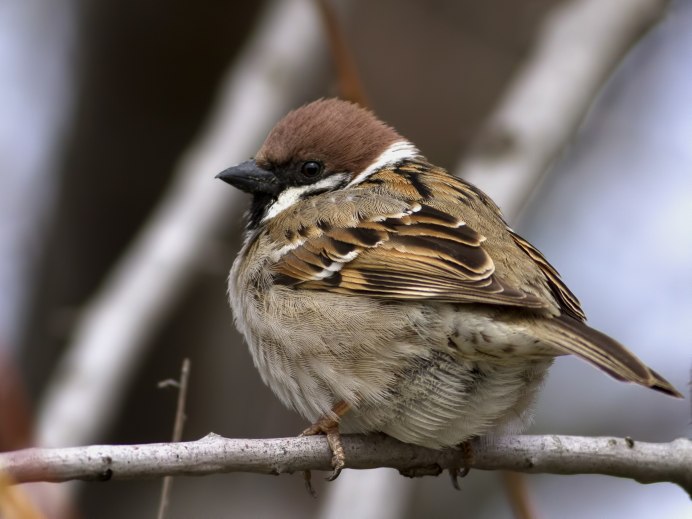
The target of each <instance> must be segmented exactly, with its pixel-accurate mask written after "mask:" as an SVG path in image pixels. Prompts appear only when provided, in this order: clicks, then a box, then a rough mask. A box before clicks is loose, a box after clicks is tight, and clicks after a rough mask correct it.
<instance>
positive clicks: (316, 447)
mask: <svg viewBox="0 0 692 519" xmlns="http://www.w3.org/2000/svg"><path fill="white" fill-rule="evenodd" d="M343 440H344V448H345V450H346V467H348V468H354V469H371V468H375V467H391V468H395V469H398V470H400V471H403V472H404V473H405V474H407V475H414V476H425V475H437V474H439V473H440V472H441V470H443V469H446V468H450V467H457V468H458V467H460V466H463V465H464V461H463V456H462V453H461V451H457V450H455V449H447V450H443V451H436V450H431V449H426V448H424V447H418V446H415V445H410V444H406V443H401V442H399V441H397V440H394V439H392V438H389V437H386V436H383V435H376V436H368V437H366V436H344V438H343ZM331 458H332V454H331V451H330V449H329V446H328V444H327V441H326V439H325V438H324V437H319V436H312V437H297V438H277V439H264V440H244V439H231V438H223V437H221V436H218V435H216V434H210V435H208V436H206V437H205V438H202V439H201V440H198V441H192V442H182V443H154V444H146V445H94V446H89V447H72V448H62V449H45V448H44V449H40V448H36V449H25V450H21V451H15V452H8V453H2V454H0V467H2V468H3V470H4V471H5V472H6V473H7V474H8V475H9V476H10V477H11V478H12V480H13V481H15V482H18V483H22V482H30V481H54V482H60V481H68V480H73V479H83V480H100V481H104V480H110V479H136V478H152V477H161V476H164V475H173V476H182V475H187V476H192V475H197V476H201V475H205V474H218V473H223V472H255V473H261V474H282V473H292V472H298V471H303V470H330V469H331ZM471 466H472V467H473V468H477V469H482V470H497V469H505V470H513V471H517V472H527V473H533V474H535V473H550V474H605V475H609V476H616V477H622V478H629V479H633V480H636V481H638V482H640V483H661V482H671V483H675V484H677V485H679V486H681V487H682V488H683V489H685V490H686V491H687V492H688V493H690V494H691V495H692V440H689V439H686V438H680V439H677V440H674V441H672V442H670V443H644V442H635V441H634V440H632V439H631V438H588V437H580V436H513V437H505V438H498V439H496V440H495V441H494V442H492V443H490V442H485V443H481V442H476V443H475V444H474V445H473V461H472V465H471Z"/></svg>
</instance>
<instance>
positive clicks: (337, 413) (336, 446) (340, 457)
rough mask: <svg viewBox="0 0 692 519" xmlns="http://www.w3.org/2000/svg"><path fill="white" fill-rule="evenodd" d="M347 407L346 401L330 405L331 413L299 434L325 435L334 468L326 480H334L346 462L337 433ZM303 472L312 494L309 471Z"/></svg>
mask: <svg viewBox="0 0 692 519" xmlns="http://www.w3.org/2000/svg"><path fill="white" fill-rule="evenodd" d="M349 409H350V407H349V405H348V404H347V403H345V402H339V403H338V404H336V405H335V406H334V407H332V414H331V415H329V416H323V417H322V418H320V419H319V420H317V421H316V422H315V423H314V424H312V425H311V426H310V427H308V428H307V429H305V430H304V431H303V432H302V433H301V434H300V435H301V436H314V435H316V434H325V435H326V436H327V442H328V443H329V448H330V449H331V450H332V467H333V468H334V470H333V472H332V473H331V475H330V476H329V477H328V478H327V481H334V480H335V479H336V478H337V477H339V474H341V469H343V468H344V464H345V462H346V454H345V453H344V446H343V445H342V443H341V434H340V433H339V421H340V419H341V417H342V416H343V415H345V414H346V413H347V412H348V410H349ZM303 474H304V477H305V485H306V486H307V488H308V491H309V492H310V493H311V494H314V492H313V490H312V485H311V484H310V478H311V474H310V471H309V470H306V471H305V472H304V473H303Z"/></svg>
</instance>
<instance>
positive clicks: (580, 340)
mask: <svg viewBox="0 0 692 519" xmlns="http://www.w3.org/2000/svg"><path fill="white" fill-rule="evenodd" d="M544 322H545V323H546V324H547V325H548V326H547V327H546V335H547V336H546V337H545V339H546V340H547V342H549V343H550V344H552V345H553V346H554V347H555V348H557V349H558V350H561V351H563V352H565V353H571V354H573V355H576V356H577V357H581V358H582V359H584V360H586V361H588V362H590V363H592V364H594V365H595V366H597V367H598V368H600V369H602V370H603V371H605V372H606V373H608V374H609V375H610V376H612V377H614V378H616V379H618V380H624V381H628V382H634V383H636V384H640V385H642V386H645V387H650V388H651V389H655V390H656V391H660V392H662V393H665V394H667V395H670V396H674V397H677V398H682V394H680V392H679V391H678V390H677V389H675V388H674V387H673V385H672V384H671V383H670V382H668V381H667V380H666V379H664V378H663V377H662V376H661V375H659V374H658V373H656V372H655V371H654V370H652V369H651V368H649V367H648V366H647V365H646V364H644V363H643V362H642V361H641V360H639V359H638V358H637V357H636V355H634V354H633V353H632V352H631V351H629V350H628V349H627V348H625V347H624V346H623V345H622V344H620V343H619V342H617V341H616V340H614V339H611V338H610V337H608V336H607V335H605V334H604V333H601V332H599V331H598V330H594V329H593V328H590V327H589V326H587V325H586V324H584V323H582V322H580V321H577V320H576V319H574V318H572V317H569V316H565V315H563V316H560V317H556V318H553V319H549V320H546V321H544Z"/></svg>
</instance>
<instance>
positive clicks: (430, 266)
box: [218, 99, 681, 479]
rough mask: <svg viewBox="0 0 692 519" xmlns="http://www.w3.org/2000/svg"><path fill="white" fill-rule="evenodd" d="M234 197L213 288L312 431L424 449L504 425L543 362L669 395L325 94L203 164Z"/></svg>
mask: <svg viewBox="0 0 692 519" xmlns="http://www.w3.org/2000/svg"><path fill="white" fill-rule="evenodd" d="M218 178H220V179H221V180H223V181H225V182H228V183H229V184H231V185H233V186H235V187H237V188H238V189H241V190H243V191H246V192H248V193H251V194H252V195H253V199H252V205H251V208H250V210H249V214H248V222H247V229H246V236H245V242H244V245H243V247H242V250H241V251H240V253H239V254H238V257H237V258H236V260H235V262H234V264H233V268H232V269H231V273H230V278H229V298H230V304H231V306H232V308H233V313H234V315H235V322H236V326H237V327H238V329H239V330H240V331H241V333H242V334H243V335H244V336H245V339H246V341H247V343H248V345H249V347H250V352H251V353H252V358H253V360H254V363H255V366H257V368H258V369H259V372H260V375H261V376H262V380H263V381H264V382H265V383H266V384H267V385H268V386H269V387H270V388H271V389H272V390H273V391H274V393H276V395H277V396H278V397H279V398H280V399H281V401H282V402H283V403H284V404H286V405H287V406H289V407H291V408H293V409H295V410H297V411H298V412H299V413H300V414H302V415H303V416H304V417H305V418H307V419H308V420H310V421H311V422H313V423H314V425H313V426H312V427H310V428H308V429H307V430H306V431H305V432H304V434H317V433H325V434H327V439H328V440H329V444H330V446H331V448H332V451H333V453H334V457H333V465H334V469H335V472H334V473H333V476H332V479H333V477H336V475H338V472H339V471H340V469H341V468H342V467H343V464H344V452H343V449H342V446H341V441H340V436H339V431H341V432H359V433H369V432H375V431H379V432H382V433H386V434H388V435H389V436H393V437H394V438H397V439H399V440H401V441H403V442H408V443H413V444H416V445H422V446H425V447H430V448H443V447H450V446H456V445H459V444H461V443H463V442H465V441H466V440H468V439H470V438H472V437H475V436H481V435H484V434H487V433H490V432H503V431H504V432H506V431H513V432H516V431H518V430H519V429H520V428H521V425H522V423H523V422H524V421H525V419H526V415H527V414H528V413H527V409H528V407H529V404H530V403H531V401H532V400H533V398H534V396H535V394H536V391H537V390H538V388H539V387H540V385H541V382H542V381H543V379H544V377H545V374H546V371H547V369H548V367H549V366H550V364H551V363H552V361H553V359H554V358H555V357H557V356H559V355H565V354H573V355H576V356H578V357H581V358H582V359H584V360H586V361H588V362H590V363H592V364H594V365H595V366H597V367H598V368H600V369H602V370H603V371H605V372H606V373H608V374H609V375H611V376H613V377H615V378H616V379H618V380H624V381H628V382H635V383H637V384H641V385H643V386H646V387H650V388H652V389H655V390H658V391H661V392H663V393H666V394H669V395H672V396H677V397H679V396H681V395H680V393H678V391H677V390H676V389H675V388H674V387H673V386H672V385H671V384H670V383H668V382H667V381H666V380H665V379H664V378H662V377H661V376H660V375H658V374H657V373H656V372H655V371H653V370H651V369H650V368H649V367H647V366H646V365H645V364H644V363H642V361H640V360H639V359H638V358H637V357H636V356H635V355H633V354H632V353H631V352H630V351H628V350H627V349H626V348H625V347H624V346H622V345H621V344H620V343H618V342H616V341H615V340H613V339H611V338H610V337H608V336H606V335H604V334H603V333H601V332H599V331H597V330H594V329H593V328H590V327H589V326H587V325H586V324H585V322H584V321H585V315H584V312H583V311H582V309H581V307H580V304H579V301H578V300H577V298H576V297H575V296H574V295H573V294H572V292H571V291H570V290H569V289H568V288H567V286H566V285H565V284H564V283H563V282H562V280H561V279H560V276H559V274H558V273H557V271H556V270H555V269H554V268H553V267H552V266H551V265H550V263H548V261H547V260H546V259H545V258H544V257H543V255H542V254H541V253H540V252H539V251H538V250H537V249H536V248H535V247H533V246H532V245H531V244H530V243H529V242H528V241H526V240H524V239H523V238H522V237H521V236H519V235H518V234H516V233H515V232H514V231H512V229H510V228H509V227H508V226H507V224H506V222H505V221H504V220H503V218H502V215H501V213H500V210H499V209H498V207H497V206H496V205H495V204H494V203H493V201H492V200H491V199H490V198H488V196H487V195H486V194H484V193H483V192H482V191H480V190H479V189H478V188H476V187H475V186H472V185H471V184H469V183H467V182H464V181H463V180H460V179H458V178H455V177H454V176H452V175H450V174H449V173H447V172H446V171H445V170H444V169H442V168H439V167H437V166H434V165H432V164H430V163H429V162H428V161H427V159H426V158H425V157H424V156H423V155H421V153H420V152H419V151H418V149H417V148H416V147H415V146H414V145H413V144H412V143H411V142H409V141H408V140H406V139H405V138H403V137H402V136H401V135H399V134H398V133H397V132H396V131H395V130H394V129H393V128H391V127H390V126H387V125H386V124H384V123H383V122H381V121H380V120H378V119H377V118H376V117H375V116H374V115H373V114H372V113H371V112H369V111H367V110H365V109H363V108H360V107H358V106H356V105H354V104H351V103H348V102H345V101H340V100H336V99H326V100H319V101H315V102H313V103H310V104H308V105H306V106H303V107H302V108H299V109H297V110H295V111H293V112H291V113H289V114H288V115H287V116H286V117H284V118H283V119H282V120H281V121H279V122H278V123H277V125H276V126H275V127H274V128H273V129H272V130H271V132H270V133H269V136H268V137H267V139H266V140H265V142H264V144H263V145H262V147H261V148H260V150H259V152H258V153H257V155H256V156H255V158H254V160H249V161H247V162H243V163H242V164H240V165H238V166H235V167H232V168H229V169H227V170H225V171H223V172H222V173H220V174H219V175H218Z"/></svg>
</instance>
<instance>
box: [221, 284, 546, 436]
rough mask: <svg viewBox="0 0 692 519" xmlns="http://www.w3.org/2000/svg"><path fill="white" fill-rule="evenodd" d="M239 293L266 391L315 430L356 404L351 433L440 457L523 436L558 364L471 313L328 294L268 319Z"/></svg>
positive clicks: (268, 304) (347, 425) (347, 427)
mask: <svg viewBox="0 0 692 519" xmlns="http://www.w3.org/2000/svg"><path fill="white" fill-rule="evenodd" d="M235 293H236V295H238V296H240V297H237V298H235V301H234V300H233V299H232V303H233V306H234V310H235V315H236V321H237V324H238V327H239V329H240V330H241V332H242V333H243V334H244V335H245V337H246V339H247V341H248V344H249V347H250V352H251V353H252V356H253V360H254V362H255V365H256V366H257V368H258V370H259V372H260V374H261V376H262V379H263V380H264V382H265V383H266V384H267V385H268V386H269V387H270V388H271V389H272V390H273V391H274V392H275V393H276V395H277V396H278V397H279V398H280V399H281V400H282V401H283V402H284V403H285V404H286V405H288V406H289V407H292V408H294V409H295V410H297V411H298V412H299V413H301V414H302V415H303V416H304V417H305V418H306V419H307V420H309V421H311V422H314V421H315V420H316V419H318V418H319V417H321V416H325V415H328V414H329V413H330V410H331V408H332V407H333V406H334V405H335V404H337V403H339V402H342V401H343V402H346V403H348V404H349V405H350V407H351V410H350V411H349V412H348V413H347V414H346V415H344V417H343V418H342V421H341V425H340V429H341V431H342V432H345V433H348V432H383V433H385V434H388V435H390V436H392V437H394V438H397V439H399V440H401V441H404V442H408V443H414V444H417V445H423V446H427V447H432V448H439V447H446V446H453V445H457V444H459V443H461V442H463V441H465V440H466V439H468V438H470V437H473V436H481V435H485V434H487V433H490V432H495V431H504V430H509V431H512V432H514V431H517V430H519V429H521V428H522V426H523V424H525V423H526V421H527V409H528V408H529V406H530V403H531V401H532V400H533V397H534V396H535V393H536V390H537V389H538V388H539V386H540V384H541V381H542V380H543V378H544V375H545V373H546V371H547V368H548V367H549V365H550V363H551V362H552V356H550V355H544V354H543V352H540V354H539V355H528V356H526V355H523V354H521V353H522V350H526V349H528V348H531V347H533V346H532V342H533V341H532V340H531V338H530V337H525V336H523V335H522V334H521V333H519V332H517V333H515V332H514V331H513V329H512V328H511V327H510V328H508V327H507V326H506V325H503V324H502V323H500V324H499V325H497V326H495V325H494V324H493V325H492V326H491V327H490V328H488V316H487V315H486V314H485V313H484V311H483V310H481V311H480V313H478V314H477V315H476V314H474V310H473V308H472V307H470V306H468V307H464V308H460V307H458V306H453V305H444V304H440V305H436V306H433V305H429V304H421V303H407V304H399V303H381V304H377V305H373V302H372V301H371V300H365V299H362V298H359V297H347V296H341V295H335V294H328V293H325V294H321V295H320V300H319V301H317V300H316V298H315V297H314V294H311V296H312V297H310V298H306V297H301V294H300V291H293V290H289V289H281V290H278V291H277V293H276V294H275V295H274V297H268V298H264V299H263V306H262V307H261V308H260V307H259V306H257V304H256V302H255V301H253V300H250V299H249V297H248V296H247V292H245V294H240V293H238V292H235ZM232 296H233V294H232ZM345 302H346V303H345ZM476 326H482V329H483V330H484V333H483V339H482V340H480V341H478V340H477V338H476V335H478V333H480V332H478V333H476V331H474V327H476ZM486 331H487V332H488V333H485V332H486ZM498 340H499V341H504V342H506V344H503V343H501V344H496V341H498ZM508 346H511V348H509V347H508ZM503 348H504V353H503ZM493 352H497V353H498V354H497V356H496V355H495V353H493Z"/></svg>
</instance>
